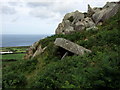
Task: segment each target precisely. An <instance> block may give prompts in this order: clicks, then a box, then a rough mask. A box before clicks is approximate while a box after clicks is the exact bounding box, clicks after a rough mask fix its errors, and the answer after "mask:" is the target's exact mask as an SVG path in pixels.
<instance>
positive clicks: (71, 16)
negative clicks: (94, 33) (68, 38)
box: [55, 2, 120, 34]
mask: <svg viewBox="0 0 120 90" xmlns="http://www.w3.org/2000/svg"><path fill="white" fill-rule="evenodd" d="M119 7H120V3H119V2H107V4H106V5H105V6H104V7H103V8H91V7H90V5H88V11H87V13H82V12H79V11H78V10H77V11H75V12H71V13H67V14H66V15H65V16H64V18H63V21H62V22H61V23H60V24H59V25H58V27H57V29H56V31H55V33H56V34H69V33H71V32H79V31H83V30H86V29H87V30H89V28H90V29H92V28H93V29H97V27H96V26H97V25H102V23H103V22H104V21H105V20H106V19H108V18H110V17H112V16H114V15H115V14H116V13H117V12H118V10H119Z"/></svg>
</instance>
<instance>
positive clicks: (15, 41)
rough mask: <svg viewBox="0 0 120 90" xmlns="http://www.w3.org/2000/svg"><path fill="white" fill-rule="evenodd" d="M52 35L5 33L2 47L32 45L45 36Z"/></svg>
mask: <svg viewBox="0 0 120 90" xmlns="http://www.w3.org/2000/svg"><path fill="white" fill-rule="evenodd" d="M48 36H51V35H50V34H47V35H14V34H13V35H12V34H3V35H2V37H1V38H2V39H1V41H2V42H1V45H0V47H16V46H30V45H32V44H33V43H34V42H36V41H38V40H40V39H43V38H45V37H48Z"/></svg>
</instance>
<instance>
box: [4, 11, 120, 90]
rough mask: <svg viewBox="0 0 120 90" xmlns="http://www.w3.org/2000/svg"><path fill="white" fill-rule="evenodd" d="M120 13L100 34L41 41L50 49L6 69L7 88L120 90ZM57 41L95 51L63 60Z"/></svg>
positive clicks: (104, 26) (76, 34) (43, 45)
mask: <svg viewBox="0 0 120 90" xmlns="http://www.w3.org/2000/svg"><path fill="white" fill-rule="evenodd" d="M119 25H120V12H119V13H118V14H116V16H114V17H113V18H111V19H109V20H108V21H106V22H104V24H103V26H99V30H98V31H93V30H91V31H84V32H80V33H72V34H69V35H54V36H51V37H48V38H45V39H43V40H40V44H41V45H42V47H45V46H47V49H46V50H45V52H44V53H42V54H41V55H40V56H39V57H37V58H36V59H34V60H27V61H25V60H22V61H18V62H16V64H14V65H11V66H9V67H6V68H4V69H3V87H4V88H18V87H31V88H61V87H63V88H81V89H85V88H120V77H119V76H120V71H119V70H120V56H119V55H118V54H119V53H120V51H119V49H120V46H119V44H120V31H119V30H120V26H119ZM57 37H63V38H66V39H69V40H71V41H73V42H75V43H77V44H79V45H81V46H84V47H86V48H88V49H90V50H92V53H91V54H86V55H84V56H76V55H74V56H68V57H66V58H64V59H63V60H60V57H61V54H60V52H61V50H60V48H58V47H56V46H55V45H54V44H53V43H54V40H55V39H56V38H57Z"/></svg>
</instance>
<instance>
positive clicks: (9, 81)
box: [2, 72, 27, 88]
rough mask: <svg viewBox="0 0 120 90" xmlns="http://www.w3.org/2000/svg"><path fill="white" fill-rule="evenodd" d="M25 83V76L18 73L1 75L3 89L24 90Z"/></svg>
mask: <svg viewBox="0 0 120 90" xmlns="http://www.w3.org/2000/svg"><path fill="white" fill-rule="evenodd" d="M26 83H27V82H26V78H25V76H24V75H22V74H21V73H20V72H19V73H14V72H8V73H6V74H5V75H3V82H2V84H3V88H24V86H25V85H26Z"/></svg>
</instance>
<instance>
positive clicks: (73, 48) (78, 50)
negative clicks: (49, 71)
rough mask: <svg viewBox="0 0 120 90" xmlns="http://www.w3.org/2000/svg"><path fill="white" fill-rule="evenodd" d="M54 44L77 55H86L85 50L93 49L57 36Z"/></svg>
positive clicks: (89, 51)
mask: <svg viewBox="0 0 120 90" xmlns="http://www.w3.org/2000/svg"><path fill="white" fill-rule="evenodd" d="M54 44H55V45H57V46H59V47H62V48H64V49H66V50H68V51H70V52H72V53H74V54H77V55H84V54H85V52H86V53H91V50H88V49H86V48H84V47H82V46H79V45H78V44H75V43H73V42H71V41H69V40H66V39H64V38H56V40H55V42H54Z"/></svg>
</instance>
